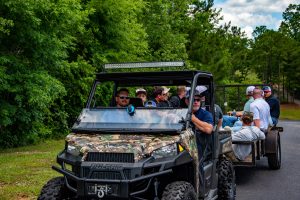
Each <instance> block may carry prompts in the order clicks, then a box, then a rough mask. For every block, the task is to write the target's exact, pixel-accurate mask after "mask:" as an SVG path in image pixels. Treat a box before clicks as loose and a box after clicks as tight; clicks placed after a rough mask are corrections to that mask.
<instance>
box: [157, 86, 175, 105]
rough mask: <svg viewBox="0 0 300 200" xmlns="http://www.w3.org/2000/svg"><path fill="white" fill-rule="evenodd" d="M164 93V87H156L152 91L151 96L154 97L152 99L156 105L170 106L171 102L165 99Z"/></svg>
mask: <svg viewBox="0 0 300 200" xmlns="http://www.w3.org/2000/svg"><path fill="white" fill-rule="evenodd" d="M166 95H167V94H166V93H165V90H164V88H162V87H156V88H155V90H154V92H153V96H154V99H153V101H154V102H155V104H156V107H171V106H172V105H171V103H170V102H169V101H168V100H166Z"/></svg>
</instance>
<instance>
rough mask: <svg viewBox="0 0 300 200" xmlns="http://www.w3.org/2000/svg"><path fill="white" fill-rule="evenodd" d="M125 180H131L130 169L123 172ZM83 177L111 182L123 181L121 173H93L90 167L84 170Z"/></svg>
mask: <svg viewBox="0 0 300 200" xmlns="http://www.w3.org/2000/svg"><path fill="white" fill-rule="evenodd" d="M123 173H124V176H125V179H130V173H131V170H130V169H124V170H123ZM81 177H85V178H92V179H110V180H122V176H121V173H120V172H115V171H91V174H90V169H89V168H88V167H83V168H82V175H81Z"/></svg>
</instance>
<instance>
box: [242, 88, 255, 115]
mask: <svg viewBox="0 0 300 200" xmlns="http://www.w3.org/2000/svg"><path fill="white" fill-rule="evenodd" d="M254 89H255V87H254V86H249V87H247V89H246V95H247V98H248V101H247V102H246V103H245V106H244V112H245V111H246V112H250V104H251V103H252V102H253V101H254V98H253V90H254Z"/></svg>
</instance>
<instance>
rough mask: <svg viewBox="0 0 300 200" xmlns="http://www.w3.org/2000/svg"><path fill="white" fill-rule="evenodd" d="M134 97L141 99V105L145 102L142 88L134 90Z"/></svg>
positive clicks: (145, 98)
mask: <svg viewBox="0 0 300 200" xmlns="http://www.w3.org/2000/svg"><path fill="white" fill-rule="evenodd" d="M135 96H136V97H138V98H140V99H142V102H143V104H145V102H146V101H147V91H146V90H145V89H144V88H138V89H136V90H135Z"/></svg>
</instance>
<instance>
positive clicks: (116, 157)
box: [86, 152, 134, 163]
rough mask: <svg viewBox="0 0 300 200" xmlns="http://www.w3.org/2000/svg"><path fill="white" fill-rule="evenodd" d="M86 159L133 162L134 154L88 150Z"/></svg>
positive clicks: (92, 160)
mask: <svg viewBox="0 0 300 200" xmlns="http://www.w3.org/2000/svg"><path fill="white" fill-rule="evenodd" d="M86 161H91V162H123V163H134V154H133V153H102V152H89V153H88V155H87V158H86Z"/></svg>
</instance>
